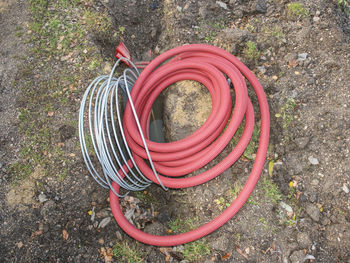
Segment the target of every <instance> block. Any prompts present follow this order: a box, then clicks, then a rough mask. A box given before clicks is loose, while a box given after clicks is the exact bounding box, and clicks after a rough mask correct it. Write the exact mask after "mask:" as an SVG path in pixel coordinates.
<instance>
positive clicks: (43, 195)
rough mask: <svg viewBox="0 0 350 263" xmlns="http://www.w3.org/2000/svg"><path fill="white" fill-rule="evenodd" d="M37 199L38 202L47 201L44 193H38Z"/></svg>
mask: <svg viewBox="0 0 350 263" xmlns="http://www.w3.org/2000/svg"><path fill="white" fill-rule="evenodd" d="M38 199H39V202H40V203H44V202H46V201H47V197H46V195H45V194H40V195H39V196H38Z"/></svg>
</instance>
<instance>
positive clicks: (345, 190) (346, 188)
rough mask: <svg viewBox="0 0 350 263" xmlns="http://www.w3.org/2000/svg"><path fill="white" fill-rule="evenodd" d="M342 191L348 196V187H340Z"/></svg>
mask: <svg viewBox="0 0 350 263" xmlns="http://www.w3.org/2000/svg"><path fill="white" fill-rule="evenodd" d="M342 189H343V191H344V192H345V193H346V194H348V193H349V192H350V191H349V187H348V186H347V185H346V184H343V187H342Z"/></svg>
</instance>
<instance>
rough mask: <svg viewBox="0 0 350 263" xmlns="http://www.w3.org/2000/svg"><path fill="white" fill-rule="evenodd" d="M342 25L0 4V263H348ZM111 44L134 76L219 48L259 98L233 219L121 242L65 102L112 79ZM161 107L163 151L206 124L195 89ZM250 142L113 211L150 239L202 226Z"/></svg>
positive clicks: (203, 12) (74, 103)
mask: <svg viewBox="0 0 350 263" xmlns="http://www.w3.org/2000/svg"><path fill="white" fill-rule="evenodd" d="M349 10H350V9H349V2H348V1H346V0H345V1H332V0H327V1H321V0H309V1H298V2H297V3H296V2H292V1H286V0H251V1H243V0H230V1H228V0H226V1H205V0H199V1H189V0H187V1H186V0H176V1H168V0H166V1H160V0H159V1H151V0H142V1H127V2H124V1H111V0H109V1H108V0H101V1H92V0H91V1H90V0H74V1H68V0H60V1H41V0H31V1H15V0H8V1H3V2H1V3H0V33H1V39H0V47H1V48H0V52H1V53H0V54H1V62H0V93H1V96H0V100H1V103H0V114H1V115H0V116H1V122H0V146H1V148H0V187H1V191H0V195H1V198H0V262H152V263H153V262H206V263H209V262H283V263H284V262H291V263H297V262H350V249H349V248H350V193H349V192H350V190H349V189H350V162H349V160H350V158H349V149H350V142H349V138H350V134H349V128H350V105H349V101H350V99H349V98H350V90H349V83H350V63H349V62H350V38H349V36H350V35H349V34H350V24H349V21H350V19H349V12H350V11H349ZM120 40H123V41H124V42H125V43H126V45H127V46H128V47H129V49H130V50H131V51H132V54H133V56H134V59H135V60H145V59H150V57H152V56H155V55H157V54H159V53H161V52H163V51H165V50H168V49H170V48H173V47H176V46H178V45H182V44H188V43H208V44H212V45H216V46H219V47H221V48H224V49H226V50H227V51H229V52H231V53H232V54H234V55H236V56H237V57H238V58H239V59H241V60H242V61H243V62H244V63H245V64H246V65H247V66H248V67H249V68H250V69H251V70H252V71H253V72H254V73H255V74H256V75H257V76H258V78H259V80H260V81H261V83H262V85H263V87H264V89H265V92H266V94H267V96H268V100H269V105H270V112H271V117H272V119H271V142H270V150H269V154H268V159H267V161H266V166H265V169H264V171H263V174H262V176H261V179H260V181H259V183H258V185H257V187H256V188H255V190H254V192H253V194H252V196H251V197H250V199H249V200H248V202H247V203H246V205H245V206H244V207H243V208H242V209H241V211H240V212H239V213H238V214H237V215H236V216H235V217H234V218H233V219H231V220H230V221H229V222H228V223H227V224H225V225H224V226H223V227H222V228H220V229H219V230H218V231H216V232H214V233H213V234H211V235H209V236H207V237H205V238H203V239H201V240H199V241H196V242H192V243H190V244H186V245H184V246H177V247H172V248H158V247H152V246H147V245H143V244H141V243H138V242H136V241H135V240H133V239H131V238H129V237H128V236H127V235H126V234H125V233H124V232H123V231H122V230H121V229H120V228H119V227H118V226H117V224H116V223H115V221H114V219H113V217H112V214H111V211H110V209H109V206H108V192H107V191H106V190H104V189H102V188H100V187H99V186H98V185H97V184H96V183H95V182H94V181H93V180H92V179H91V178H90V176H89V174H88V172H87V170H86V168H85V166H84V163H83V160H82V157H81V153H80V148H79V139H78V132H77V120H78V110H79V103H80V99H81V97H82V94H83V92H84V90H85V88H86V86H87V84H88V83H89V82H90V81H91V80H92V79H93V78H94V77H95V76H97V75H99V74H102V73H108V72H109V71H110V70H111V67H112V64H113V53H114V48H115V46H116V45H117V43H118V42H119V41H120ZM250 93H251V95H252V96H251V97H252V101H253V104H254V106H255V107H256V106H257V102H256V100H255V99H254V94H253V93H252V92H250ZM163 97H164V101H163V104H164V109H163V111H164V112H163V121H164V124H165V134H166V139H167V140H169V141H171V140H178V139H181V138H183V137H185V136H187V135H189V134H190V133H192V132H193V131H195V130H196V129H197V128H198V127H200V125H201V124H202V123H203V122H204V121H205V120H206V118H207V116H208V114H209V113H210V101H211V99H210V96H209V94H208V92H207V90H206V89H205V88H204V87H203V86H201V85H200V84H198V83H195V82H189V81H186V82H181V83H177V84H176V85H174V86H172V87H171V88H168V89H167V90H166V91H165V92H164V96H163ZM189 97H191V101H188V98H189ZM256 115H258V114H256ZM256 118H257V120H256V121H257V123H259V118H258V117H256ZM258 130H259V129H258V127H257V129H256V134H255V133H254V136H253V139H252V142H251V143H250V145H249V146H248V149H247V150H246V152H245V153H244V154H243V156H242V157H241V158H240V160H239V161H238V162H237V163H236V164H235V165H234V166H233V167H232V168H231V169H229V170H227V171H225V172H224V173H223V174H222V175H221V176H219V177H218V178H217V179H215V180H212V181H211V182H209V183H206V184H204V185H202V186H198V187H194V188H190V189H185V190H177V191H175V190H170V191H168V192H164V191H163V190H162V189H161V188H159V187H157V186H151V187H150V188H149V189H147V191H145V192H141V193H133V194H131V196H130V197H127V198H125V199H124V200H123V201H122V206H123V208H124V209H125V211H126V212H128V214H129V215H130V218H131V219H132V220H133V222H134V223H135V224H136V225H137V226H138V227H139V228H142V229H144V230H145V231H146V232H149V233H154V234H162V233H163V234H166V233H168V234H172V233H181V232H184V231H188V230H190V229H193V228H195V227H196V226H198V225H200V224H203V223H205V222H208V221H209V220H210V219H212V218H213V217H215V216H216V215H218V214H219V213H220V212H221V211H222V210H223V209H225V207H226V206H227V205H228V204H229V203H230V202H231V201H232V200H234V198H235V197H236V196H237V195H238V193H239V192H240V190H241V188H242V186H243V185H244V183H245V181H246V179H247V177H248V175H249V171H250V170H251V167H252V164H253V162H254V158H255V155H254V151H255V150H256V148H257V144H258V136H257V133H258ZM236 142H237V138H234V139H233V140H232V143H231V144H230V145H229V146H228V147H227V148H226V149H225V150H224V152H223V153H222V154H221V155H220V156H219V157H218V158H216V159H215V160H214V161H213V162H211V163H210V164H208V166H207V167H205V168H202V169H200V171H203V170H205V169H207V168H208V167H210V166H212V165H215V164H216V163H217V162H218V161H220V159H222V158H223V157H224V156H225V155H227V153H228V152H229V151H230V147H231V148H232V147H233V146H234V144H235V143H236ZM200 171H198V172H200Z"/></svg>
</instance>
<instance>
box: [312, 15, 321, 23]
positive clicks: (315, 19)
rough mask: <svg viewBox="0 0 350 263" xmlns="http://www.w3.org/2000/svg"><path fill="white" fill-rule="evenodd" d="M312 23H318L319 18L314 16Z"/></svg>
mask: <svg viewBox="0 0 350 263" xmlns="http://www.w3.org/2000/svg"><path fill="white" fill-rule="evenodd" d="M312 20H313V21H314V22H318V21H320V18H319V17H318V16H314V18H313V19H312Z"/></svg>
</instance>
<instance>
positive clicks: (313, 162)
mask: <svg viewBox="0 0 350 263" xmlns="http://www.w3.org/2000/svg"><path fill="white" fill-rule="evenodd" d="M308 159H309V162H310V163H311V164H312V165H318V164H319V162H318V160H317V158H315V157H313V156H310V157H309V158H308Z"/></svg>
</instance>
